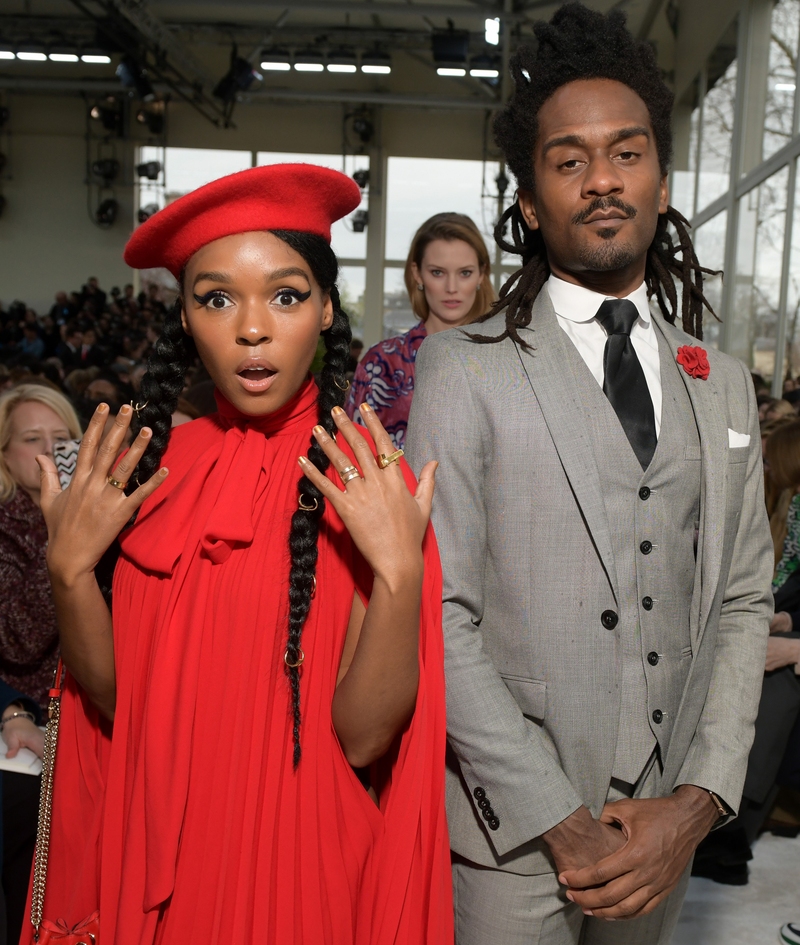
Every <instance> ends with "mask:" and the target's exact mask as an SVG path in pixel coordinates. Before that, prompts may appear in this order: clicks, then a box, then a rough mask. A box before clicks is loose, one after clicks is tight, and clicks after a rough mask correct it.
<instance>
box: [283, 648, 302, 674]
mask: <svg viewBox="0 0 800 945" xmlns="http://www.w3.org/2000/svg"><path fill="white" fill-rule="evenodd" d="M305 658H306V654H305V653H304V652H303V651H302V650H301V649H299V648H298V650H297V662H296V663H290V662H289V651H288V650H287V651H286V652H285V653H284V654H283V662H284V663H286V665H287V666H288V667H289V669H297V667H298V666H302V664H303V660H304V659H305Z"/></svg>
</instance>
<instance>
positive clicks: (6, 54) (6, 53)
mask: <svg viewBox="0 0 800 945" xmlns="http://www.w3.org/2000/svg"><path fill="white" fill-rule="evenodd" d="M16 58H17V57H16V56H15V55H14V53H13V52H11V50H10V49H0V59H16Z"/></svg>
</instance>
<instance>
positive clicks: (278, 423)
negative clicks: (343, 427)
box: [214, 374, 319, 436]
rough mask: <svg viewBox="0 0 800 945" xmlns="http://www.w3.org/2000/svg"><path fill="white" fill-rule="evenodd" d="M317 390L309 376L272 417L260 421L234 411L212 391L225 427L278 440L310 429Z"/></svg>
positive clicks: (218, 393)
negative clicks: (256, 431) (253, 431)
mask: <svg viewBox="0 0 800 945" xmlns="http://www.w3.org/2000/svg"><path fill="white" fill-rule="evenodd" d="M318 394H319V389H318V387H317V384H316V382H315V381H314V378H313V377H312V376H311V375H310V374H309V376H308V377H307V378H306V380H305V381H304V382H303V384H302V386H301V387H300V390H298V391H297V393H296V394H295V395H294V396H293V397H292V398H291V399H290V400H289V401H287V402H286V403H285V404H284V405H283V406H282V407H280V408H279V409H278V410H276V411H275V412H274V413H268V414H265V415H264V416H261V417H251V416H248V415H247V414H244V413H242V412H241V411H240V410H238V409H237V408H236V407H235V406H234V405H233V404H232V403H231V402H230V401H229V400H227V399H226V398H225V397H224V396H223V395H222V394H221V393H220V392H219V391H218V390H215V391H214V397H215V399H216V401H217V407H218V409H219V414H220V417H222V419H223V422H225V424H226V425H228V426H237V427H240V428H241V427H249V428H251V429H254V430H258V431H259V432H261V433H263V434H265V435H266V436H279V435H280V434H283V433H294V432H296V431H297V430H298V429H300V428H301V427H306V426H308V432H309V435H310V434H311V427H312V426H313V425H314V423H315V422H316V410H317V396H318Z"/></svg>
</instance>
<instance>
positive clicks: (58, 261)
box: [0, 96, 133, 313]
mask: <svg viewBox="0 0 800 945" xmlns="http://www.w3.org/2000/svg"><path fill="white" fill-rule="evenodd" d="M6 101H7V103H8V107H9V109H10V110H11V123H10V127H11V135H10V138H9V136H7V135H3V137H2V141H0V147H2V148H3V149H4V150H5V151H6V152H7V156H8V164H7V166H6V174H5V177H6V179H4V180H3V181H2V192H3V194H4V196H5V198H6V208H5V211H4V213H3V215H2V217H0V301H2V302H3V304H4V305H6V306H7V305H8V304H9V303H10V302H12V301H13V300H14V299H22V300H24V301H26V302H27V303H28V304H29V305H30V306H32V307H33V308H34V309H36V310H37V311H38V312H40V313H41V312H43V311H45V310H46V309H48V308H49V307H50V305H51V304H52V301H53V295H54V293H55V292H57V291H58V290H59V289H63V290H65V291H70V290H72V289H80V287H81V285H82V284H83V283H84V282H85V281H86V279H87V278H88V277H89V276H92V275H96V276H97V277H98V278H99V280H100V284H101V286H102V287H103V288H105V289H106V290H108V289H109V288H110V287H111V286H112V285H115V284H116V285H119V284H122V283H124V282H127V281H129V280H130V270H129V269H128V268H127V266H125V265H124V263H123V262H122V248H123V246H124V245H125V240H126V238H127V236H128V234H129V233H130V230H131V227H132V220H133V216H132V188H131V187H130V186H123V187H117V188H115V194H114V196H115V197H116V199H117V200H118V201H119V204H120V213H119V216H118V219H117V222H116V224H115V225H114V226H113V227H111V228H110V229H107V230H104V229H100V228H99V227H98V226H96V225H95V224H93V223H92V222H91V221H90V219H89V215H88V211H87V188H86V186H85V184H84V180H85V177H86V150H85V141H84V121H85V119H84V107H85V106H84V104H83V102H82V101H81V100H80V99H73V98H66V97H65V98H58V99H42V98H38V97H37V98H34V97H32V96H8V97H7V100H6ZM96 199H97V197H96V191H95V194H94V200H95V201H96Z"/></svg>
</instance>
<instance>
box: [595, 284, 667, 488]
mask: <svg viewBox="0 0 800 945" xmlns="http://www.w3.org/2000/svg"><path fill="white" fill-rule="evenodd" d="M638 317H639V313H638V311H637V310H636V306H635V305H634V304H633V302H631V301H629V300H628V299H606V301H605V302H603V304H602V305H601V306H600V308H599V309H598V311H597V320H598V321H599V322H600V324H601V325H602V326H603V328H605V330H606V332H608V341H606V350H605V353H604V354H603V368H604V370H605V380H604V381H603V393H604V394H605V395H606V397H608V399H609V401H610V403H611V406H612V407H613V408H614V410H615V411H616V413H617V416H618V417H619V422H620V423H621V424H622V429H623V430H624V431H625V436H627V437H628V442H629V443H630V444H631V446H632V447H633V451H634V453H636V457H637V459H638V460H639V462H640V463H641V464H642V469H647V467H648V466H649V465H650V460H651V459H652V458H653V453H654V452H655V449H656V420H655V414H654V413H653V401H652V399H651V397H650V391H649V390H648V388H647V381H646V380H645V376H644V371H643V370H642V365H641V364H640V363H639V359H638V358H637V357H636V352H635V351H634V350H633V344H632V343H631V329H632V328H633V326H634V323H635V322H636V319H637V318H638Z"/></svg>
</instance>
